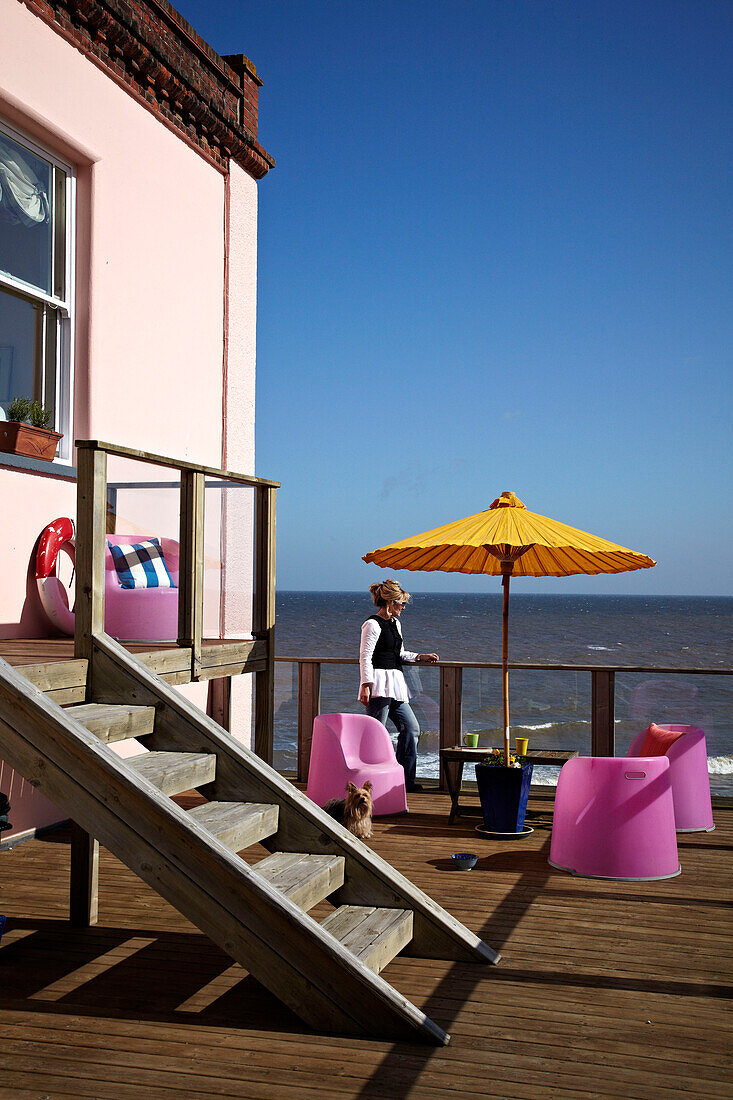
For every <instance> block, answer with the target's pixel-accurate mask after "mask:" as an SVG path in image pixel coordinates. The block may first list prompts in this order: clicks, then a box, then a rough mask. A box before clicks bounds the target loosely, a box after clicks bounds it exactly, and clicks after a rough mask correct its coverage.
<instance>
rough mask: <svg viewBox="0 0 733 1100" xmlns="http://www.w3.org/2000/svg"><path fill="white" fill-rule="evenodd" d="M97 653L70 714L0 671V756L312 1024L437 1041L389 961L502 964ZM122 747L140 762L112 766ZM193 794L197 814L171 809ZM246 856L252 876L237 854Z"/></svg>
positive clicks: (157, 685) (127, 665)
mask: <svg viewBox="0 0 733 1100" xmlns="http://www.w3.org/2000/svg"><path fill="white" fill-rule="evenodd" d="M93 644H94V653H93V662H90V665H93V671H94V674H93V677H92V676H90V677H89V679H88V682H87V687H86V697H87V699H88V700H89V701H88V702H85V703H82V704H81V705H74V706H69V707H67V708H66V709H62V707H61V706H59V705H58V703H56V702H55V701H53V700H52V699H50V698H48V697H47V696H46V695H45V694H44V692H43V690H41V688H39V687H37V686H35V684H34V683H32V682H31V681H30V680H29V679H27V678H26V677H25V676H23V675H21V672H20V671H19V670H16V669H13V668H11V666H10V665H8V664H6V663H5V662H4V661H2V660H0V757H1V758H2V759H4V760H6V761H7V762H8V763H9V764H10V765H11V766H12V767H14V768H15V769H16V770H17V771H18V772H19V773H20V774H21V775H23V776H24V777H25V778H26V779H27V780H28V781H29V782H31V783H32V784H34V785H35V786H37V787H38V788H39V789H40V790H41V791H42V792H43V793H44V794H46V795H47V796H48V797H49V798H50V799H51V800H52V801H53V802H55V803H56V804H57V805H58V806H60V807H61V808H62V809H64V810H65V811H66V812H67V813H68V814H69V815H70V816H71V817H72V818H73V819H74V821H75V822H76V823H77V824H78V826H80V827H81V829H83V830H86V832H87V833H88V834H89V835H90V836H91V837H95V838H97V839H98V840H99V841H100V842H101V843H102V844H104V845H105V847H107V848H108V849H109V850H110V851H111V852H113V853H114V854H115V855H116V856H117V857H118V858H119V859H121V860H122V861H123V862H124V863H125V864H127V866H128V867H130V868H131V869H132V870H133V871H135V872H136V873H137V874H138V875H139V876H140V877H141V878H142V879H144V880H145V881H146V882H147V883H148V884H149V885H150V886H152V887H153V888H154V889H156V890H157V891H158V892H159V893H160V894H161V895H162V896H163V897H164V898H166V899H167V900H168V901H169V902H170V903H171V904H172V905H174V906H175V907H176V908H177V909H178V910H179V911H180V912H181V913H183V914H184V915H185V916H186V917H187V918H188V919H189V920H191V921H192V922H193V923H194V924H195V925H197V927H198V928H200V929H201V931H202V932H204V933H205V934H206V935H207V936H209V937H210V938H211V939H212V940H213V941H214V942H216V943H217V944H218V945H219V946H220V947H221V948H222V949H223V950H224V951H226V952H227V953H228V954H229V955H231V957H232V958H233V959H235V960H236V961H238V962H239V963H241V964H242V966H244V967H245V968H246V969H247V970H248V971H249V972H250V973H251V974H252V975H253V976H254V977H255V978H256V979H257V980H258V981H259V982H260V983H261V984H262V985H264V986H266V987H267V988H268V989H269V990H270V991H271V992H272V993H274V994H275V995H276V996H277V997H279V998H280V999H281V1000H282V1001H283V1002H284V1003H285V1004H287V1005H288V1006H289V1007H290V1008H291V1009H292V1010H293V1011H294V1012H295V1013H297V1014H298V1015H299V1016H300V1017H301V1018H302V1019H303V1020H304V1021H305V1022H306V1023H307V1024H308V1025H309V1026H311V1027H313V1028H314V1029H316V1030H322V1031H335V1032H339V1033H346V1034H356V1035H372V1036H381V1037H387V1038H389V1039H402V1040H412V1041H415V1040H421V1041H427V1042H430V1043H434V1044H443V1043H447V1042H448V1039H449V1037H448V1035H447V1034H446V1033H445V1032H444V1031H443V1030H442V1029H441V1028H440V1027H439V1026H438V1025H437V1024H435V1023H434V1022H433V1021H432V1020H430V1019H428V1017H427V1016H425V1014H424V1013H423V1012H421V1011H420V1010H419V1009H418V1008H416V1007H415V1006H414V1005H412V1004H411V1003H410V1002H409V1001H407V1000H406V999H405V998H404V997H402V996H401V995H400V994H399V993H398V992H397V991H396V990H395V989H393V988H392V986H390V985H389V984H388V983H387V982H386V981H384V979H383V978H381V977H379V972H380V971H381V970H382V969H383V968H384V967H385V966H387V964H388V963H389V962H390V961H391V959H393V958H394V956H395V955H396V954H397V953H398V952H402V953H403V954H406V955H415V956H421V957H424V958H448V959H457V960H463V961H473V962H481V963H486V962H496V961H497V960H498V958H499V956H498V955H497V953H496V952H494V951H493V950H492V949H491V948H490V947H488V946H487V945H486V944H485V943H483V942H482V941H481V940H480V939H479V938H478V937H477V936H476V935H474V934H473V933H472V932H470V931H469V930H468V929H467V928H465V927H464V926H463V925H461V924H460V923H459V922H458V921H456V920H455V919H454V918H453V917H451V916H450V915H449V914H448V913H446V912H445V911H444V910H443V909H441V907H440V906H439V905H437V904H436V903H435V902H434V901H432V900H431V899H430V898H429V897H428V896H427V895H425V894H424V893H423V892H422V891H420V890H419V889H417V887H415V886H414V885H413V884H412V883H410V882H409V881H408V880H407V879H406V878H404V876H402V875H401V874H399V872H397V871H396V870H395V869H394V868H392V867H391V866H390V865H389V864H388V863H386V862H385V861H384V860H383V859H381V858H380V857H379V856H378V855H376V854H375V853H374V852H372V851H371V850H370V848H369V847H368V846H367V845H366V844H364V843H363V842H362V841H360V840H358V839H357V838H356V837H354V836H352V834H351V833H349V832H347V831H346V830H345V829H343V828H342V827H341V826H340V825H338V824H337V823H336V822H335V821H334V820H333V819H332V818H331V817H329V816H328V815H327V814H326V813H325V812H324V811H323V810H321V809H319V807H317V806H315V805H314V804H313V803H312V802H311V801H310V800H309V799H308V798H307V797H306V796H305V795H304V794H302V793H301V792H300V791H299V790H297V788H296V787H294V786H293V785H292V784H291V783H289V782H288V781H287V780H285V779H284V778H283V777H282V776H281V775H279V773H278V772H276V771H275V770H274V769H273V768H271V767H269V765H267V764H265V763H263V761H262V760H260V759H259V757H257V756H255V755H254V753H252V752H250V751H249V750H248V749H246V748H244V747H243V746H241V745H240V744H238V743H237V742H235V741H233V739H232V738H231V737H230V736H229V735H228V734H227V733H226V732H225V731H224V730H223V729H222V728H221V727H219V726H218V725H217V724H216V723H215V722H213V721H212V720H211V719H210V718H208V717H207V716H206V715H204V714H203V713H201V712H200V711H199V710H198V709H197V708H196V707H194V706H192V705H191V704H190V703H188V702H187V700H185V699H184V698H183V697H182V696H181V695H179V694H178V693H176V692H175V691H174V690H173V689H171V688H170V687H169V686H168V685H167V684H166V683H165V682H164V681H163V680H161V679H160V678H159V677H158V676H156V675H155V674H154V673H153V672H151V671H150V670H149V669H148V668H147V667H146V666H145V664H143V663H142V662H141V661H139V660H136V659H135V658H134V657H132V656H131V655H130V654H129V653H128V652H127V651H126V650H125V649H124V648H123V647H122V646H120V645H119V644H118V643H117V642H115V641H113V640H112V639H110V638H109V637H107V636H106V635H100V636H96V637H95V638H94V643H93ZM34 679H36V680H37V681H38V682H40V683H41V684H44V683H46V682H47V679H46V678H44V674H42V673H38V672H36V673H35V675H34ZM52 679H53V677H51V678H50V680H49V681H48V682H50V681H51V680H52ZM127 738H137V739H138V740H139V741H140V743H141V744H143V745H144V746H145V747H147V748H148V749H149V750H150V751H149V752H147V753H145V754H143V755H141V756H136V757H133V758H128V759H123V758H122V757H120V756H119V755H118V754H117V753H116V752H115V750H114V749H112V748H111V747H110V746H111V745H112V744H113V743H115V742H119V741H121V740H124V739H127ZM192 788H195V789H196V790H198V791H199V792H201V794H203V795H204V797H206V798H207V800H208V801H207V802H206V803H204V804H202V805H198V806H196V807H194V808H193V809H190V810H188V811H184V810H183V809H182V808H181V807H180V806H178V805H177V804H176V803H174V802H173V801H171V797H170V796H172V795H175V794H180V793H182V792H183V791H187V790H190V789H192ZM257 843H259V844H262V845H264V846H265V847H266V848H267V849H268V850H269V851H270V854H269V855H268V856H267V857H266V858H264V859H262V860H260V861H259V862H258V863H256V864H254V865H252V866H250V865H249V864H248V863H247V862H245V861H244V860H243V859H241V858H240V857H239V856H238V855H237V853H239V852H241V851H243V850H244V849H246V848H248V847H249V846H250V845H253V844H257ZM324 899H328V900H329V902H330V903H332V905H333V907H334V908H333V911H332V912H330V913H329V915H328V916H327V917H326V918H325V919H324V920H322V921H320V922H318V921H316V920H314V919H313V918H312V917H311V916H309V915H308V914H309V910H311V909H312V908H313V907H314V906H315V905H317V904H318V903H319V902H321V901H323V900H324Z"/></svg>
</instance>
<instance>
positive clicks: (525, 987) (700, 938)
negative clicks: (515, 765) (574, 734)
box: [0, 793, 733, 1100]
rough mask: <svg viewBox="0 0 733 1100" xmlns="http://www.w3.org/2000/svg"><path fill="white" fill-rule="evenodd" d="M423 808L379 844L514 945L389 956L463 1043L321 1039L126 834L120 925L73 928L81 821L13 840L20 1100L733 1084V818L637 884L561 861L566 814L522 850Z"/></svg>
mask: <svg viewBox="0 0 733 1100" xmlns="http://www.w3.org/2000/svg"><path fill="white" fill-rule="evenodd" d="M179 801H181V802H183V803H184V804H185V805H193V804H195V802H196V801H198V800H197V799H195V797H194V796H193V795H189V796H184V797H183V799H179ZM544 805H546V804H544ZM410 808H411V813H410V815H409V817H407V818H400V819H397V818H395V819H391V820H390V819H377V820H376V821H375V835H374V838H373V840H372V841H371V842H370V843H371V845H372V846H373V847H374V848H375V849H376V850H377V851H379V853H380V854H381V855H383V856H384V857H385V858H387V859H390V860H392V861H393V862H394V863H395V865H396V866H397V867H398V869H399V870H400V871H401V872H403V873H404V874H406V875H408V876H409V877H410V878H412V879H414V881H415V882H416V883H417V885H419V886H420V887H421V888H422V889H425V890H426V891H427V892H429V893H431V894H433V895H434V896H435V897H436V900H438V901H439V902H440V904H442V905H444V906H445V907H446V908H447V909H448V910H449V911H451V912H453V913H454V914H455V915H456V916H457V917H458V919H459V920H462V921H464V922H465V923H466V924H467V925H468V926H469V927H471V928H473V929H474V930H475V931H476V932H477V933H479V934H480V935H484V936H485V937H486V938H487V939H488V940H489V942H491V943H492V944H495V945H496V946H497V948H498V949H499V950H501V951H502V956H503V958H502V962H501V963H500V965H499V966H498V967H491V968H486V967H479V966H472V965H470V964H466V963H460V964H458V963H451V962H443V961H440V960H437V961H436V960H422V959H415V958H404V957H402V956H398V957H397V958H396V959H394V960H393V961H392V962H391V963H390V964H389V967H388V968H387V970H386V971H385V976H386V977H387V980H389V981H391V982H393V983H394V984H395V985H396V986H397V987H398V988H399V989H400V990H401V991H402V992H403V993H404V994H405V996H407V997H409V998H410V999H411V1000H413V1001H414V1002H415V1003H416V1004H418V1006H419V1007H421V1008H422V1009H423V1010H424V1011H426V1012H427V1013H428V1014H429V1015H430V1016H432V1018H433V1019H435V1020H436V1022H437V1023H439V1024H440V1025H441V1026H444V1027H446V1028H447V1029H449V1030H450V1032H451V1034H452V1042H451V1045H450V1046H448V1047H445V1048H436V1049H432V1048H431V1049H428V1050H423V1049H421V1048H419V1047H417V1046H416V1045H414V1044H405V1043H398V1044H389V1043H385V1042H371V1041H363V1040H355V1039H344V1038H333V1037H328V1036H322V1035H315V1034H313V1033H310V1032H308V1031H307V1030H306V1029H304V1028H303V1026H302V1025H301V1024H300V1023H299V1022H298V1021H297V1020H296V1019H295V1018H294V1017H293V1016H291V1015H290V1014H289V1013H288V1012H287V1011H286V1010H285V1009H283V1008H282V1007H281V1006H280V1005H279V1004H277V1002H275V1001H274V999H273V998H271V997H270V996H269V995H268V994H266V993H264V992H263V991H262V990H260V989H259V987H257V986H255V985H254V983H252V981H251V979H249V978H248V977H246V975H245V972H244V971H243V970H241V968H240V969H239V970H237V969H236V968H232V967H231V961H230V960H229V959H227V958H226V956H224V955H223V953H222V952H220V951H219V950H218V949H217V948H216V947H215V946H214V945H213V944H211V943H210V942H209V941H208V940H206V939H205V938H204V937H203V936H201V935H199V934H198V933H197V932H196V931H195V930H194V929H192V926H191V925H190V924H188V922H187V921H186V920H185V919H184V918H183V917H181V916H180V915H179V914H177V913H176V912H174V911H173V910H172V909H171V908H170V907H169V906H168V905H166V903H165V902H163V901H162V900H161V899H160V898H158V897H157V896H156V895H155V894H154V893H153V892H152V891H150V890H149V889H148V888H147V887H146V886H145V885H144V884H143V883H142V882H140V881H139V880H137V879H136V878H135V877H134V876H133V875H132V874H131V873H130V872H128V871H127V870H126V869H125V868H124V867H123V866H122V865H121V864H120V863H118V862H117V860H115V859H114V858H113V857H112V856H110V855H109V853H108V852H106V851H105V850H104V849H103V850H102V853H101V874H100V878H101V885H100V924H99V925H97V926H96V927H95V928H93V929H83V930H81V929H71V928H69V926H68V924H66V923H65V921H64V918H65V914H66V891H67V889H68V887H67V875H68V859H69V850H68V844H67V843H66V838H65V835H64V834H63V833H59V834H54V835H52V836H49V837H48V838H46V839H44V840H40V841H39V840H36V841H32V842H29V843H28V844H24V845H19V846H18V847H16V848H14V849H11V850H8V851H6V852H2V853H0V912H4V913H7V914H8V916H9V925H8V931H7V933H6V935H5V936H4V937H3V940H2V943H1V944H0V968H1V969H2V985H3V1024H2V1027H0V1071H1V1072H2V1087H1V1088H0V1097H3V1096H4V1095H7V1096H11V1095H12V1096H13V1097H23V1096H24V1095H28V1096H38V1095H42V1094H44V1093H46V1094H48V1095H53V1096H54V1097H55V1096H67V1095H68V1096H72V1095H73V1096H99V1097H102V1096H105V1097H106V1096H112V1095H114V1096H118V1097H125V1098H126V1097H128V1096H130V1097H132V1095H133V1093H135V1094H136V1095H138V1096H139V1093H140V1090H141V1089H145V1090H147V1091H148V1092H149V1093H150V1094H151V1096H161V1097H162V1096H167V1097H171V1098H174V1097H177V1096H178V1095H180V1096H181V1097H183V1095H184V1094H186V1095H187V1096H189V1097H190V1096H191V1095H200V1096H212V1097H214V1096H238V1097H240V1096H241V1097H249V1096H252V1097H258V1098H259V1097H261V1096H262V1095H265V1094H266V1095H268V1097H269V1096H272V1097H284V1098H295V1097H306V1098H308V1100H310V1098H311V1097H312V1098H313V1100H316V1097H324V1096H326V1097H328V1096H333V1097H339V1098H341V1097H344V1098H345V1097H354V1098H356V1097H363V1096H366V1095H368V1096H370V1097H382V1096H383V1097H395V1098H396V1097H402V1096H404V1097H416V1098H418V1097H419V1098H420V1100H429V1098H431V1097H434V1098H435V1100H448V1098H449V1097H450V1098H453V1100H454V1098H455V1097H456V1096H460V1095H466V1096H469V1095H470V1096H480V1097H484V1096H486V1097H516V1098H518V1100H519V1098H522V1100H525V1098H526V1100H529V1098H530V1097H532V1098H536V1097H537V1096H538V1095H542V1096H543V1097H545V1096H546V1097H556V1098H560V1100H575V1098H576V1097H577V1098H578V1100H580V1098H583V1100H586V1098H590V1097H605V1096H608V1097H628V1096H642V1095H643V1096H644V1097H645V1098H646V1097H660V1098H661V1097H673V1096H674V1097H701V1096H703V1095H705V1096H710V1097H730V1095H731V1094H732V1093H733V1086H732V1081H733V1077H732V1076H731V1068H730V1049H731V1042H730V1038H731V1036H730V1031H731V1028H730V1016H729V1015H728V1016H726V1008H727V1007H728V1006H727V1004H726V998H729V997H730V995H731V992H732V991H733V958H732V955H731V948H730V940H729V938H728V937H729V932H730V918H729V912H727V911H726V908H725V907H726V904H727V903H728V902H729V900H730V881H729V860H730V847H731V845H732V844H733V811H730V810H727V809H726V810H721V809H716V810H715V811H714V816H715V819H716V824H717V826H718V828H717V829H716V832H715V833H711V834H691V835H688V836H685V837H680V839H679V846H680V858H681V861H682V866H683V873H682V875H681V876H680V877H679V878H677V879H673V880H669V881H668V882H666V883H642V884H633V883H606V882H599V881H597V880H583V879H574V878H572V877H571V876H569V875H564V874H562V873H561V872H557V871H555V870H553V869H552V868H550V867H549V866H548V865H547V863H546V854H547V853H546V848H547V843H548V840H549V831H548V830H547V829H544V830H543V829H541V828H539V827H538V828H537V829H536V831H535V833H534V834H533V835H532V837H531V838H529V839H528V840H527V841H524V842H522V844H521V845H514V846H513V847H512V849H511V851H509V850H507V848H506V847H502V845H501V844H500V843H499V842H491V841H488V840H486V839H484V838H479V837H477V835H476V834H475V832H474V831H473V828H472V825H471V824H470V822H463V821H459V823H458V824H456V825H453V826H450V827H449V826H448V825H447V809H448V799H447V796H441V795H438V794H431V793H425V794H421V795H411V796H410ZM459 850H469V851H470V850H473V851H477V852H478V853H479V855H480V861H479V866H478V868H477V869H476V870H474V871H471V872H469V873H459V872H455V871H452V870H450V869H449V866H448V864H449V859H450V853H451V852H453V851H459ZM263 855H265V852H264V849H262V848H261V847H260V846H255V847H254V848H252V849H248V850H247V852H246V854H245V856H246V858H247V860H248V862H256V861H257V860H258V859H261V858H262V857H263ZM479 868H481V870H479ZM207 990H208V995H207V993H206V991H207ZM184 1004H186V1005H188V1008H187V1009H183V1008H182V1007H181V1006H182V1005H184ZM3 1090H5V1091H4V1092H3Z"/></svg>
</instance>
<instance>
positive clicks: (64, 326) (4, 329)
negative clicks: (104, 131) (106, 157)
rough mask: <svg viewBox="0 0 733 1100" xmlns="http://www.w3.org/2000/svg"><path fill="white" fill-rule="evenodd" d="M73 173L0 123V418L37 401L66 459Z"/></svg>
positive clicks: (69, 360) (70, 350)
mask: <svg viewBox="0 0 733 1100" xmlns="http://www.w3.org/2000/svg"><path fill="white" fill-rule="evenodd" d="M74 184H75V179H74V174H73V171H72V169H71V168H70V167H69V166H68V165H66V164H63V163H62V162H61V161H59V160H58V159H57V158H56V157H54V156H52V155H51V154H49V153H48V152H47V151H45V150H43V149H41V148H40V147H39V146H37V145H36V144H35V143H34V142H31V141H29V140H28V139H27V138H24V137H23V136H22V135H21V134H19V133H17V132H16V131H14V130H11V129H10V128H9V127H6V126H4V125H0V419H5V416H6V413H7V409H8V405H9V404H10V402H11V401H12V400H13V398H14V397H28V398H30V399H31V400H34V401H40V402H41V403H42V404H43V405H45V406H46V408H48V409H51V411H52V414H53V420H52V423H53V425H54V427H55V429H56V431H58V432H63V433H64V438H63V439H62V440H61V444H60V448H59V458H61V459H65V460H67V461H69V460H70V457H71V438H70V433H71V400H72V352H73V301H74V293H73V291H74V278H73V274H74V273H73V238H74V224H73V211H74Z"/></svg>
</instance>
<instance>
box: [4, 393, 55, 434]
mask: <svg viewBox="0 0 733 1100" xmlns="http://www.w3.org/2000/svg"><path fill="white" fill-rule="evenodd" d="M8 420H14V421H16V422H17V423H19V424H30V425H31V427H32V428H44V429H49V428H50V427H51V421H52V420H53V411H52V410H51V409H45V408H44V407H43V405H42V404H41V402H40V401H31V400H30V398H28V397H16V398H14V399H13V400H12V401H11V402H10V404H9V406H8Z"/></svg>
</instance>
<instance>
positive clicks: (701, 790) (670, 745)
mask: <svg viewBox="0 0 733 1100" xmlns="http://www.w3.org/2000/svg"><path fill="white" fill-rule="evenodd" d="M628 755H629V756H644V757H650V756H651V757H653V756H666V757H667V759H668V760H669V776H670V782H671V784H672V799H673V801H674V819H675V827H676V829H677V832H678V833H697V832H706V833H709V832H712V830H713V829H714V828H715V825H714V823H713V807H712V804H711V802H710V776H709V775H708V750H707V745H706V743H705V731H704V730H701V729H700V728H699V726H655V725H654V724H653V723H652V725H651V726H649V728H648V729H645V730H642V732H641V733H640V734H639V735H638V737H635V738H634V740H633V741H632V742H631V746H630V748H629V753H628Z"/></svg>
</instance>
